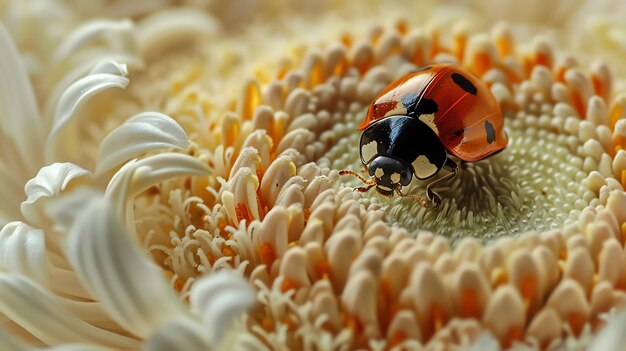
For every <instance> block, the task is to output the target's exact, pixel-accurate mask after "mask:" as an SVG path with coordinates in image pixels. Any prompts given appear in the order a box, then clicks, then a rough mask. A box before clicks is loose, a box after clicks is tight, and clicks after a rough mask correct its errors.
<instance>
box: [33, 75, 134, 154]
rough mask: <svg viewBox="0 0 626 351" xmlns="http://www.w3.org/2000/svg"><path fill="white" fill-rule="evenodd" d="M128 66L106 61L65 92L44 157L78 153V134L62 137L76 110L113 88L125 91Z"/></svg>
mask: <svg viewBox="0 0 626 351" xmlns="http://www.w3.org/2000/svg"><path fill="white" fill-rule="evenodd" d="M127 74H128V72H127V71H126V65H120V64H117V63H114V62H107V63H104V64H101V65H98V66H97V67H96V68H95V69H94V70H92V72H91V73H90V74H89V75H87V76H86V77H83V78H81V79H79V80H77V81H76V82H74V84H72V85H71V86H70V87H69V88H67V89H66V90H65V92H64V93H63V95H61V98H60V99H59V102H58V104H57V108H56V111H55V113H54V119H53V121H52V130H51V131H50V134H49V135H48V139H47V140H46V149H45V157H46V160H48V161H52V160H55V159H58V158H60V157H61V155H62V153H61V151H64V152H66V153H71V152H72V151H73V152H76V150H78V149H79V148H78V145H72V143H75V144H76V143H77V142H78V141H77V140H76V139H77V135H71V134H70V135H64V137H63V138H62V137H61V135H62V134H66V133H63V132H64V131H65V129H66V127H68V126H69V125H70V124H71V122H72V120H73V119H74V117H75V113H76V111H77V110H78V109H79V108H80V107H81V106H82V105H83V104H84V103H85V102H87V101H88V100H89V99H90V98H91V97H92V96H94V95H95V94H97V93H100V92H102V91H104V90H107V89H110V88H121V89H125V88H126V86H127V85H128V78H126V75H127Z"/></svg>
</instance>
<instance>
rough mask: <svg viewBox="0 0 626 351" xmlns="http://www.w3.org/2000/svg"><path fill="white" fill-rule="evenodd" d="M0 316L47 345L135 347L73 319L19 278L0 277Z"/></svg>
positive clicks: (37, 289) (31, 285) (54, 301)
mask: <svg viewBox="0 0 626 351" xmlns="http://www.w3.org/2000/svg"><path fill="white" fill-rule="evenodd" d="M0 312H1V313H2V314H4V315H5V316H7V317H8V318H9V319H11V320H12V321H14V322H15V323H17V324H19V325H20V326H21V327H22V328H24V329H25V330H27V331H28V332H29V333H31V334H32V335H33V336H35V337H36V338H38V339H39V340H41V341H43V342H44V343H46V344H49V345H54V344H60V343H67V342H84V343H96V344H100V345H106V346H111V347H115V348H124V349H128V348H132V347H137V343H136V341H135V340H133V339H130V338H128V337H125V336H121V335H118V334H115V333H112V332H109V331H106V330H102V329H99V328H96V327H94V326H92V325H91V324H89V323H87V322H85V321H83V320H81V319H79V318H77V317H76V316H74V315H73V314H71V313H70V312H69V311H68V310H67V309H66V308H65V307H63V305H62V304H61V303H60V302H59V301H58V300H56V299H55V298H54V297H53V296H51V295H49V294H48V293H46V292H45V291H43V290H42V289H41V288H39V287H38V286H36V285H35V284H33V283H32V282H31V281H30V280H28V279H26V278H24V277H22V276H19V275H10V274H6V273H0Z"/></svg>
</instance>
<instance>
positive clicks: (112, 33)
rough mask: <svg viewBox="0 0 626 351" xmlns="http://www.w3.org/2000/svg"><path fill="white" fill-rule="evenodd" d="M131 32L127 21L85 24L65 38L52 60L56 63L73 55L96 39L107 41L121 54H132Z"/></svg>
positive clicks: (131, 29) (131, 24) (133, 41)
mask: <svg viewBox="0 0 626 351" xmlns="http://www.w3.org/2000/svg"><path fill="white" fill-rule="evenodd" d="M133 30H134V28H133V22H132V21H130V20H128V19H123V20H103V19H97V20H93V21H89V22H85V23H84V24H83V25H81V26H79V27H78V28H76V29H75V30H74V31H73V32H72V33H70V34H69V35H68V36H67V38H66V39H65V40H64V41H63V43H62V44H61V45H60V46H59V47H58V48H57V50H56V52H55V53H54V55H53V56H52V60H53V62H55V63H58V62H60V61H62V60H64V59H66V58H67V57H69V56H71V55H72V54H74V53H75V52H76V51H77V50H78V49H79V48H80V47H82V46H85V45H87V44H88V43H90V42H91V41H93V40H95V39H98V38H105V39H108V41H109V42H110V43H111V44H110V45H111V46H113V45H115V46H118V47H120V48H119V49H120V51H122V52H132V51H134V46H135V38H134V36H133Z"/></svg>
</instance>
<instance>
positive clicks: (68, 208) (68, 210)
mask: <svg viewBox="0 0 626 351" xmlns="http://www.w3.org/2000/svg"><path fill="white" fill-rule="evenodd" d="M101 196H102V193H100V192H98V191H96V190H94V189H92V188H88V187H81V188H78V189H76V190H74V191H72V192H71V193H70V194H67V195H64V196H59V197H56V198H54V199H52V200H51V201H47V202H46V204H45V206H44V213H45V215H46V216H48V217H49V218H51V219H52V220H53V221H54V225H55V229H57V231H59V232H62V233H67V232H69V230H70V228H71V226H72V224H74V221H75V220H76V217H77V216H78V214H79V213H80V211H81V210H82V209H84V208H85V206H87V204H88V203H89V202H90V201H91V199H93V198H94V197H101Z"/></svg>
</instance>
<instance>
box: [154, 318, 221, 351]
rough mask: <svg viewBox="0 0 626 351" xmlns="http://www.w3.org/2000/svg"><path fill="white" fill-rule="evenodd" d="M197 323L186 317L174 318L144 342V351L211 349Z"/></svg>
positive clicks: (198, 350)
mask: <svg viewBox="0 0 626 351" xmlns="http://www.w3.org/2000/svg"><path fill="white" fill-rule="evenodd" d="M204 335H205V332H204V330H202V328H200V326H199V325H198V323H196V322H194V321H192V320H190V319H188V318H181V319H176V320H173V321H170V322H167V323H166V324H164V325H163V326H162V327H161V328H160V329H159V330H157V331H156V332H155V333H154V334H153V335H152V336H151V337H150V338H149V339H148V340H147V341H146V343H145V345H144V349H145V350H146V351H169V350H188V351H205V350H211V344H210V343H209V342H208V340H207V339H206V337H205V336H204Z"/></svg>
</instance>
